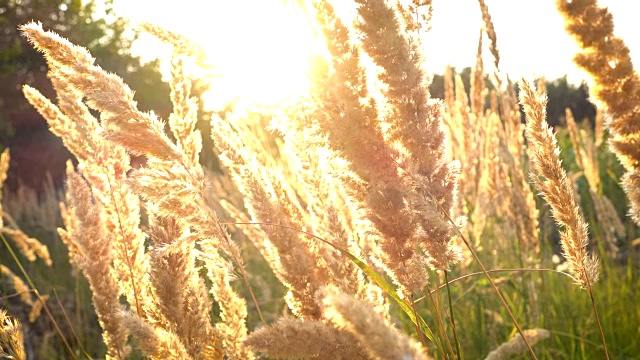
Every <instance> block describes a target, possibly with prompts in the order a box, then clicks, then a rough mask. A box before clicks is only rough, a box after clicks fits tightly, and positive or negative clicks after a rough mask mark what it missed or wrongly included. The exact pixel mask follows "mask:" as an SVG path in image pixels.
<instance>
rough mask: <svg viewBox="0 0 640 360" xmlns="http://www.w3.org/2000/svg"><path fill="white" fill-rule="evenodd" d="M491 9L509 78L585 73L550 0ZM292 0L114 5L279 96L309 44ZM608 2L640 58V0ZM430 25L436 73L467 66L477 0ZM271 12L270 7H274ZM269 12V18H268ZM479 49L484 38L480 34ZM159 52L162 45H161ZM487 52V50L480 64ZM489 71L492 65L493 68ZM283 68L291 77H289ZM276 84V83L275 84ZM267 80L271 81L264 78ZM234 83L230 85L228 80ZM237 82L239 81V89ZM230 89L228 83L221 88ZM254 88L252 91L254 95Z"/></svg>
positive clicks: (452, 2)
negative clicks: (207, 51) (189, 43)
mask: <svg viewBox="0 0 640 360" xmlns="http://www.w3.org/2000/svg"><path fill="white" fill-rule="evenodd" d="M485 1H486V3H487V5H488V6H489V10H490V12H491V15H492V18H493V21H494V24H495V28H496V33H497V37H498V47H499V50H500V54H501V67H502V70H503V71H505V72H507V73H508V74H509V75H510V76H511V77H512V78H513V79H517V78H519V77H521V76H528V77H536V76H541V75H544V76H546V77H547V78H548V79H555V78H557V77H560V76H562V75H564V74H567V75H568V76H569V80H570V81H573V82H579V81H581V80H582V79H583V78H584V77H585V75H584V74H583V73H582V72H581V71H580V70H579V69H577V68H576V67H575V66H574V65H573V63H572V60H571V59H572V57H573V55H574V54H575V52H576V50H577V47H576V45H575V44H574V42H573V40H572V39H571V38H570V37H569V36H568V35H567V34H566V33H565V31H564V25H563V22H562V18H561V17H560V15H559V14H558V13H557V12H556V9H555V0H485ZM294 2H295V0H253V1H251V0H243V1H241V0H212V1H211V0H210V1H198V0H180V1H173V0H172V1H168V0H115V1H114V3H115V6H116V12H117V13H119V14H120V15H122V16H125V17H128V18H130V19H131V20H133V21H134V22H136V21H148V22H152V23H155V24H158V25H161V26H164V27H166V28H167V29H170V30H173V31H176V32H180V33H183V34H185V35H187V36H189V37H192V38H193V39H195V40H196V41H198V42H201V43H203V45H204V46H205V48H208V49H211V50H212V52H213V49H215V53H214V54H213V55H214V56H216V57H218V58H220V60H219V62H218V65H219V68H220V69H221V70H220V71H221V72H223V73H229V74H233V75H230V76H229V81H228V82H227V85H226V86H219V88H220V89H226V88H228V87H229V86H235V87H236V89H237V90H238V93H240V92H242V96H246V92H247V91H253V92H254V93H255V94H262V95H260V96H264V94H265V93H269V94H272V95H273V96H274V97H279V96H280V95H279V94H278V91H280V90H282V89H294V88H296V86H304V85H303V83H302V82H300V81H298V80H296V77H298V78H299V77H300V76H299V75H295V74H297V73H302V72H304V71H305V69H306V68H305V66H306V62H307V60H306V59H307V58H308V55H309V54H310V53H313V52H314V50H313V46H312V45H309V43H310V42H309V41H307V39H308V36H309V35H308V34H306V32H305V30H304V27H305V25H304V24H303V23H302V22H300V21H299V20H296V18H299V16H298V15H299V14H296V13H295V12H294V10H291V7H288V8H287V7H286V6H283V4H289V5H290V4H292V3H294ZM600 3H601V4H603V5H606V6H609V9H610V11H611V12H612V13H613V16H614V20H615V23H616V34H617V35H618V36H621V37H623V38H624V39H625V41H626V43H627V46H629V48H630V49H631V55H632V57H633V58H635V59H639V58H640V33H639V30H640V26H639V25H638V21H639V20H638V14H639V13H640V12H638V10H640V2H638V1H632V0H600ZM433 4H434V12H433V22H432V31H431V32H430V33H429V34H427V36H426V39H425V41H424V46H425V53H426V55H427V68H428V70H429V71H430V72H431V73H442V71H443V69H444V67H445V66H446V65H447V64H451V65H453V66H455V67H457V68H458V69H462V68H464V67H467V66H473V64H474V63H475V54H476V49H477V43H478V35H479V31H480V28H481V26H482V18H481V15H480V10H479V6H478V2H477V1H476V0H433ZM274 12H275V13H274ZM274 18H275V20H274ZM484 43H485V49H486V44H487V40H486V39H485V41H484ZM134 49H135V51H136V52H139V53H142V54H145V55H146V56H147V57H155V56H157V55H158V54H160V53H162V50H161V49H162V48H161V47H159V45H158V42H157V41H155V40H154V39H152V38H149V37H147V36H144V37H142V38H141V40H139V43H138V44H137V46H136V47H135V48H134ZM164 51H165V52H164V54H166V53H167V51H168V50H167V49H166V48H164ZM492 62H493V60H492V59H491V57H490V54H489V53H488V51H485V69H488V70H491V68H490V67H489V66H490V64H492ZM491 71H492V70H491ZM283 74H287V75H288V76H289V77H290V79H287V76H285V75H283ZM274 82H275V83H277V84H279V85H280V87H279V90H278V89H275V88H274V87H273V84H274ZM269 83H271V85H269ZM230 84H232V85H230ZM239 89H242V90H241V91H240V90H239ZM224 92H225V93H227V94H228V93H233V92H234V91H233V90H224ZM256 96H257V95H256Z"/></svg>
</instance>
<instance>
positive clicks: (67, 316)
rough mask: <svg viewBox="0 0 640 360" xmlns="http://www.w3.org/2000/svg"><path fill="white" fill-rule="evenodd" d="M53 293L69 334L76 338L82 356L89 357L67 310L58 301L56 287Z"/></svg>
mask: <svg viewBox="0 0 640 360" xmlns="http://www.w3.org/2000/svg"><path fill="white" fill-rule="evenodd" d="M53 295H54V296H55V297H56V302H57V303H58V307H60V310H62V314H63V315H64V318H65V320H66V321H67V324H69V329H70V330H71V335H73V337H74V338H75V339H76V342H77V343H78V346H80V351H82V353H83V354H84V356H86V357H87V359H91V355H89V353H88V352H87V350H86V349H85V348H84V346H82V342H81V341H80V338H79V337H78V334H77V333H76V330H75V329H74V327H73V324H72V323H71V319H69V315H67V312H66V311H65V310H64V306H62V303H61V302H60V298H59V297H58V292H57V291H56V289H53Z"/></svg>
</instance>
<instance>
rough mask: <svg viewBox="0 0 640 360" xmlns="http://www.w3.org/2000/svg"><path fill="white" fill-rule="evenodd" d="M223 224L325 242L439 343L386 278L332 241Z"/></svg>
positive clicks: (429, 336)
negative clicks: (355, 266)
mask: <svg viewBox="0 0 640 360" xmlns="http://www.w3.org/2000/svg"><path fill="white" fill-rule="evenodd" d="M223 224H225V225H228V224H234V225H267V226H277V227H281V228H284V229H289V230H293V231H297V232H300V233H302V234H305V235H308V236H310V237H311V238H314V239H316V240H320V241H322V242H324V243H325V244H327V245H329V246H331V247H333V248H334V249H336V250H338V251H340V252H341V253H342V254H343V255H345V256H346V257H348V258H349V260H351V262H353V263H354V264H356V265H357V266H358V267H359V268H360V269H361V270H362V272H364V273H365V274H366V275H367V276H368V277H369V278H370V279H371V280H373V281H375V283H376V284H377V285H378V286H380V288H381V289H382V290H383V291H384V292H385V293H386V294H387V295H389V296H390V297H391V298H392V299H393V300H394V301H395V302H396V303H397V304H398V306H400V309H402V311H403V312H404V313H405V314H406V315H407V316H408V317H409V319H410V320H411V322H413V323H414V324H415V325H417V326H419V328H420V330H422V331H423V332H424V334H425V335H426V336H427V338H428V339H429V340H431V342H433V343H434V344H437V343H438V342H436V340H435V336H434V334H433V332H432V331H431V328H429V325H428V324H427V323H426V322H425V321H424V319H423V318H422V317H421V316H419V315H417V314H414V312H413V309H412V308H411V305H410V304H409V303H408V302H407V301H406V300H403V299H402V298H401V297H400V295H398V293H397V292H396V291H395V289H394V288H393V286H392V285H391V284H389V283H388V282H387V281H386V280H385V279H384V278H382V276H380V275H379V274H378V273H377V272H375V270H373V269H372V268H371V267H369V265H367V264H366V263H365V262H364V261H362V260H360V259H358V257H356V256H355V255H353V254H351V253H350V252H349V251H347V250H346V249H343V248H342V247H340V246H338V245H335V244H333V243H331V242H330V241H328V240H325V239H323V238H321V237H320V236H317V235H315V234H312V233H310V232H307V231H304V230H301V229H296V228H294V227H292V226H286V225H281V224H275V223H263V222H233V223H223Z"/></svg>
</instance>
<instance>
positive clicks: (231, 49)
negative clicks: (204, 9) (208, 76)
mask: <svg viewBox="0 0 640 360" xmlns="http://www.w3.org/2000/svg"><path fill="white" fill-rule="evenodd" d="M250 3H251V4H250V5H249V6H247V2H245V1H242V2H239V1H228V2H224V3H221V4H220V5H219V6H218V7H219V9H217V11H212V14H211V27H210V28H209V29H208V30H207V31H208V32H209V36H208V37H207V39H198V40H199V41H200V43H201V45H202V46H203V47H204V48H205V51H206V52H207V54H208V57H209V59H210V61H211V64H212V65H213V68H214V72H215V74H214V75H215V77H214V79H213V80H212V83H211V90H210V92H209V93H208V94H206V96H205V102H206V103H207V105H208V106H209V107H213V108H215V107H219V106H220V105H223V104H224V103H225V102H228V101H234V102H240V103H248V104H257V105H267V106H268V105H276V104H278V103H279V102H281V101H283V100H285V99H288V98H293V97H297V96H300V95H301V94H304V93H305V92H307V91H308V89H309V79H308V72H309V71H308V69H309V62H310V59H311V58H312V57H313V56H316V55H317V54H318V53H319V52H321V51H322V49H323V41H322V40H321V38H320V37H319V36H318V34H317V32H316V31H314V29H313V27H312V25H311V21H310V19H309V16H308V14H306V13H305V10H304V9H302V8H301V7H299V6H295V5H292V4H286V3H284V2H283V1H273V0H271V1H269V0H267V1H265V0H259V1H253V2H250Z"/></svg>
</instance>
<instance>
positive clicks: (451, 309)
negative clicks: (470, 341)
mask: <svg viewBox="0 0 640 360" xmlns="http://www.w3.org/2000/svg"><path fill="white" fill-rule="evenodd" d="M444 281H445V284H444V286H446V287H447V298H448V299H449V314H451V328H452V329H453V337H454V338H455V339H456V352H457V354H456V355H457V356H458V360H461V359H462V352H461V351H460V338H458V331H457V330H456V321H455V316H453V304H452V303H451V289H450V288H449V278H448V277H447V271H446V270H445V271H444Z"/></svg>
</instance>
